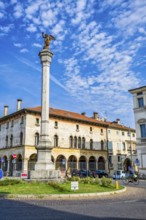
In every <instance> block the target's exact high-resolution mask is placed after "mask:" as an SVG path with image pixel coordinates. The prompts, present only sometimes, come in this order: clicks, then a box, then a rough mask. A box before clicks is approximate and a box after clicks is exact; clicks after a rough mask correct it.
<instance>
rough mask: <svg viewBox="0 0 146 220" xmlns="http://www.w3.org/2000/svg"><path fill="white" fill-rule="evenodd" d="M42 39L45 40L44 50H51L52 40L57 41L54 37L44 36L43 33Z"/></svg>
mask: <svg viewBox="0 0 146 220" xmlns="http://www.w3.org/2000/svg"><path fill="white" fill-rule="evenodd" d="M42 37H43V38H44V47H43V49H49V46H50V42H51V40H56V39H55V37H53V36H52V35H48V34H44V32H42Z"/></svg>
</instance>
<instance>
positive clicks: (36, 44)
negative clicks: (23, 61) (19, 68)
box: [33, 43, 42, 48]
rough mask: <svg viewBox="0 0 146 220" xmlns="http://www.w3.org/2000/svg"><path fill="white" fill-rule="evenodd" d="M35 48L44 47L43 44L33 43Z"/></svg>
mask: <svg viewBox="0 0 146 220" xmlns="http://www.w3.org/2000/svg"><path fill="white" fill-rule="evenodd" d="M33 46H34V47H38V48H42V45H41V44H38V43H33Z"/></svg>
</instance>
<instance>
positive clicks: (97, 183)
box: [94, 177, 100, 185]
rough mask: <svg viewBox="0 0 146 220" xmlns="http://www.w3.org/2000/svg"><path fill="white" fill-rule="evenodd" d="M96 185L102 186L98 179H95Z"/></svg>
mask: <svg viewBox="0 0 146 220" xmlns="http://www.w3.org/2000/svg"><path fill="white" fill-rule="evenodd" d="M94 183H95V184H96V185H100V180H99V178H98V177H96V178H95V179H94Z"/></svg>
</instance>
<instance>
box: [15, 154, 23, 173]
mask: <svg viewBox="0 0 146 220" xmlns="http://www.w3.org/2000/svg"><path fill="white" fill-rule="evenodd" d="M16 170H17V171H21V170H22V155H21V154H18V155H17V160H16Z"/></svg>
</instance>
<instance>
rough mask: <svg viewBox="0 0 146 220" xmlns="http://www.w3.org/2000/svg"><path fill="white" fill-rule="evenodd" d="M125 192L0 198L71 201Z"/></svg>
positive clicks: (7, 196)
mask: <svg viewBox="0 0 146 220" xmlns="http://www.w3.org/2000/svg"><path fill="white" fill-rule="evenodd" d="M126 190H127V187H124V189H121V190H118V191H112V192H102V193H78V194H48V195H47V194H38V195H35V194H33V195H32V194H29V195H18V194H16V195H15V194H11V195H9V194H0V198H5V199H7V198H8V199H73V198H79V197H81V198H87V197H88V198H89V197H90V198H92V197H98V196H107V195H115V194H119V193H123V192H125V191H126Z"/></svg>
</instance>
